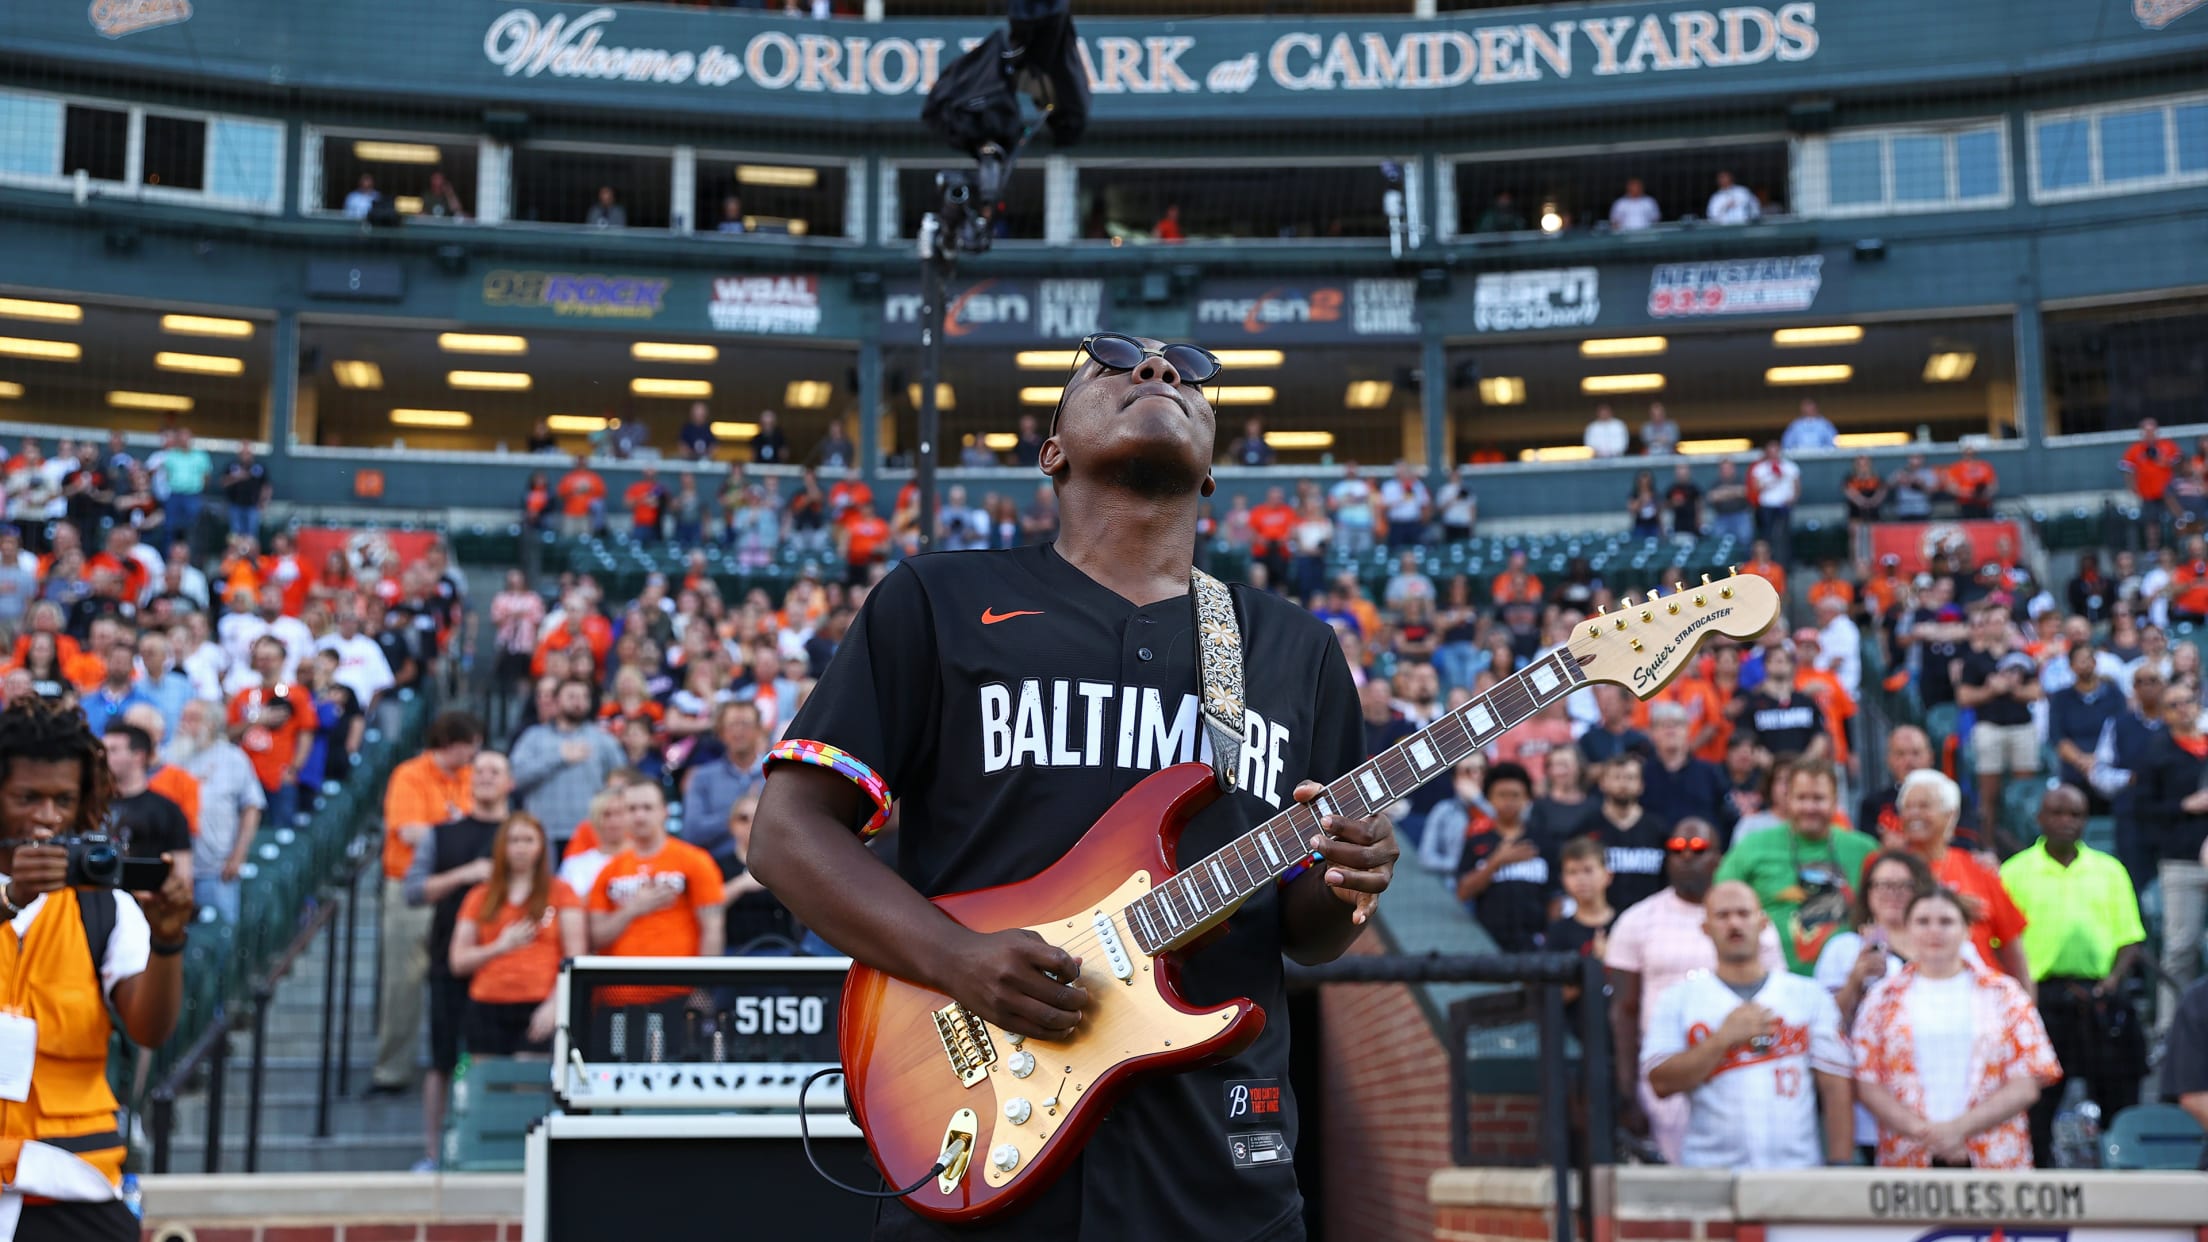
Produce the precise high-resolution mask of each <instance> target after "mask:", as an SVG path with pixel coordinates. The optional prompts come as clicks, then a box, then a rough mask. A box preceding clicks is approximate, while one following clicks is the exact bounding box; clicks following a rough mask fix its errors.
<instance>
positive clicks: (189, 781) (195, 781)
mask: <svg viewBox="0 0 2208 1242" xmlns="http://www.w3.org/2000/svg"><path fill="white" fill-rule="evenodd" d="M146 788H148V789H151V790H152V791H153V792H155V793H157V794H160V795H161V796H162V797H164V798H167V799H168V800H169V801H171V802H174V803H175V804H176V809H177V810H179V811H182V812H184V822H185V823H186V824H189V825H191V829H192V835H193V836H195V837H196V836H198V835H199V778H197V777H195V776H193V775H192V774H191V773H189V772H187V771H185V770H184V769H182V768H180V767H178V766H176V765H175V764H173V763H169V764H163V765H162V766H160V767H158V768H155V769H154V770H153V775H152V776H151V777H149V778H147V780H146Z"/></svg>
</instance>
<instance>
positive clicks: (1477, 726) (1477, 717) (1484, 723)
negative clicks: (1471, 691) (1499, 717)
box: [1465, 705, 1495, 733]
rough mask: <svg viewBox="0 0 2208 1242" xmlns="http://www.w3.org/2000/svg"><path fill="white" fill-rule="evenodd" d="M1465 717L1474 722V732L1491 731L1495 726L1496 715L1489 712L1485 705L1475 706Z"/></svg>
mask: <svg viewBox="0 0 2208 1242" xmlns="http://www.w3.org/2000/svg"><path fill="white" fill-rule="evenodd" d="M1465 719H1466V720H1468V721H1470V722H1471V723H1472V731H1473V732H1474V733H1489V732H1492V731H1493V730H1494V728H1495V717H1494V716H1493V715H1491V714H1490V713H1489V712H1488V710H1487V708H1486V707H1485V706H1484V705H1483V706H1480V707H1475V708H1473V709H1472V710H1471V712H1470V713H1469V714H1467V715H1466V716H1465Z"/></svg>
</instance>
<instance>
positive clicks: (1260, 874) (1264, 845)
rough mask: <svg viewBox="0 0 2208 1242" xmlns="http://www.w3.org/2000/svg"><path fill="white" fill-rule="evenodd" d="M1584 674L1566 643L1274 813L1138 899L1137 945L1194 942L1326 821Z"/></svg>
mask: <svg viewBox="0 0 2208 1242" xmlns="http://www.w3.org/2000/svg"><path fill="white" fill-rule="evenodd" d="M1585 680H1586V678H1585V676H1584V675H1583V674H1582V673H1581V672H1580V670H1579V664H1578V663H1577V662H1576V661H1575V660H1573V658H1572V654H1571V650H1570V648H1568V647H1560V648H1558V649H1556V650H1555V651H1552V652H1550V653H1548V654H1546V655H1544V656H1542V657H1541V658H1540V659H1537V660H1535V661H1534V662H1533V663H1531V664H1529V665H1527V666H1526V667H1525V668H1522V669H1520V670H1518V671H1517V672H1515V673H1513V674H1511V675H1510V676H1509V677H1506V678H1504V679H1503V680H1502V681H1501V682H1500V683H1498V684H1497V685H1496V686H1495V688H1494V689H1492V690H1489V691H1488V692H1487V693H1486V694H1483V695H1481V696H1480V697H1478V698H1476V699H1473V700H1472V701H1471V702H1469V703H1466V704H1465V705H1464V706H1462V707H1460V708H1458V709H1457V710H1455V711H1453V712H1448V713H1445V714H1443V715H1442V716H1441V717H1440V718H1439V719H1437V720H1435V721H1434V723H1432V724H1430V725H1428V726H1426V728H1424V729H1422V730H1420V731H1419V732H1417V733H1414V734H1412V735H1411V736H1410V737H1407V738H1405V739H1403V740H1402V741H1401V742H1399V743H1397V744H1396V745H1394V746H1391V747H1389V748H1388V749H1387V750H1384V751H1382V752H1380V753H1379V754H1377V755H1374V756H1373V757H1372V758H1370V759H1367V760H1366V761H1365V762H1363V763H1361V764H1359V765H1357V766H1356V767H1354V768H1352V769H1350V770H1349V771H1348V772H1346V773H1344V774H1343V775H1342V776H1341V777H1340V778H1339V779H1337V780H1335V781H1334V782H1333V783H1332V784H1330V785H1328V786H1327V787H1326V789H1325V790H1324V791H1323V792H1321V793H1320V794H1319V796H1318V797H1316V798H1314V799H1312V800H1311V801H1310V802H1299V803H1297V804H1296V805H1294V806H1292V807H1290V808H1288V809H1287V810H1285V811H1283V812H1281V813H1280V814H1278V815H1275V816H1273V817H1272V818H1271V819H1268V820H1266V821H1265V822H1264V823H1262V824H1259V825H1258V826H1257V827H1255V828H1252V829H1251V830H1250V831H1249V832H1247V833H1244V834H1243V835H1242V836H1240V837H1237V838H1236V839H1234V840H1233V841H1230V842H1228V843H1227V845H1226V847H1225V848H1223V849H1221V850H1219V851H1218V852H1217V853H1215V854H1212V855H1210V856H1209V857H1206V858H1200V859H1197V860H1196V861H1195V862H1193V863H1190V864H1188V865H1186V866H1185V867H1183V868H1182V870H1181V872H1180V874H1179V875H1176V876H1174V877H1173V878H1172V879H1170V880H1167V881H1165V882H1164V883H1162V884H1160V885H1158V886H1157V888H1155V889H1153V890H1151V891H1150V892H1149V893H1148V894H1145V895H1144V896H1143V897H1141V898H1139V899H1137V900H1136V901H1135V902H1134V903H1133V904H1131V905H1129V906H1128V907H1127V910H1126V916H1125V917H1126V919H1127V924H1128V927H1129V928H1130V930H1132V931H1133V933H1134V936H1135V940H1136V942H1137V943H1138V944H1139V945H1140V946H1141V948H1142V951H1143V952H1144V953H1148V954H1156V953H1161V952H1164V951H1166V950H1169V949H1175V948H1179V947H1181V946H1182V945H1184V944H1186V943H1188V942H1189V941H1190V940H1193V939H1194V938H1195V937H1196V936H1198V935H1200V934H1201V933H1203V932H1204V931H1205V930H1207V929H1208V928H1210V927H1212V926H1214V925H1216V924H1217V923H1218V922H1219V920H1221V919H1222V918H1225V917H1226V916H1227V915H1228V914H1230V913H1232V912H1233V910H1234V908H1235V907H1236V906H1239V905H1241V904H1242V902H1243V901H1244V899H1246V898H1248V897H1249V896H1250V895H1251V894H1252V893H1255V892H1257V891H1259V890H1260V889H1262V888H1264V887H1265V886H1266V885H1267V884H1271V883H1273V882H1275V881H1276V880H1278V879H1279V878H1280V877H1282V876H1284V875H1286V874H1288V873H1289V872H1290V871H1293V870H1295V869H1296V868H1297V867H1300V866H1302V865H1303V864H1305V863H1307V862H1311V861H1313V860H1314V858H1315V855H1313V853H1312V851H1311V844H1310V842H1311V838H1312V837H1314V836H1318V835H1321V829H1320V826H1319V825H1320V820H1321V817H1323V816H1327V815H1338V816H1342V817H1345V818H1349V819H1363V818H1365V817H1367V816H1370V815H1375V814H1378V813H1379V812H1380V811H1381V810H1382V809H1384V808H1385V807H1387V806H1388V805H1389V804H1390V803H1392V802H1394V801H1395V800H1396V799H1398V798H1401V797H1403V796H1405V795H1406V794H1408V793H1410V792H1411V791H1412V790H1414V789H1417V788H1418V787H1419V786H1421V785H1424V784H1426V783H1427V782H1428V781H1431V780H1433V779H1435V778H1436V777H1439V776H1441V775H1443V774H1444V773H1447V772H1448V771H1449V770H1450V769H1451V768H1452V767H1454V766H1455V764H1456V762H1457V761H1458V760H1460V759H1462V758H1464V757H1465V756H1466V755H1469V754H1471V753H1472V752H1473V751H1475V750H1478V749H1479V748H1481V747H1483V746H1486V745H1487V744H1488V743H1490V742H1493V741H1494V740H1495V739H1496V738H1499V737H1501V736H1502V735H1503V734H1504V733H1505V732H1508V731H1509V730H1510V729H1511V728H1513V727H1514V726H1516V725H1519V724H1522V723H1524V722H1525V721H1527V720H1529V719H1531V718H1532V717H1533V714H1534V713H1535V712H1538V711H1540V710H1541V709H1542V708H1544V707H1546V706H1548V705H1549V704H1551V703H1553V702H1555V701H1557V700H1558V699H1561V698H1563V697H1564V696H1565V695H1567V694H1570V693H1571V692H1572V691H1573V690H1575V689H1577V688H1578V687H1579V686H1580V684H1581V683H1582V682H1584V681H1585Z"/></svg>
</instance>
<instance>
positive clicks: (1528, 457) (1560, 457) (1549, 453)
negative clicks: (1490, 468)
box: [1518, 444, 1595, 461]
mask: <svg viewBox="0 0 2208 1242" xmlns="http://www.w3.org/2000/svg"><path fill="white" fill-rule="evenodd" d="M1594 455H1595V450H1593V449H1591V448H1588V447H1587V446H1586V445H1584V444H1557V445H1552V446H1550V447H1548V448H1530V449H1520V450H1518V460H1520V461H1586V460H1587V459H1588V458H1590V457H1593V456H1594Z"/></svg>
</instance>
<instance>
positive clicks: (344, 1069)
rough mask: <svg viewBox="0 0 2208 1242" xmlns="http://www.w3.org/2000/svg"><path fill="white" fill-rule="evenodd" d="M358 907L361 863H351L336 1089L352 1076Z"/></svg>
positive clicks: (344, 1090) (342, 1090) (342, 1089)
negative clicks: (355, 930)
mask: <svg viewBox="0 0 2208 1242" xmlns="http://www.w3.org/2000/svg"><path fill="white" fill-rule="evenodd" d="M359 909H360V864H359V863H358V862H355V863H353V864H352V870H351V873H350V874H348V875H347V876H346V877H345V965H344V971H345V982H344V985H343V986H344V995H345V1003H344V1004H342V1005H339V1006H338V1007H337V1093H338V1094H339V1095H345V1094H348V1093H349V1092H350V1091H351V1090H352V1076H353V958H354V957H355V956H356V954H355V944H354V940H353V934H354V922H353V919H354V914H355V912H356V911H358V910H359Z"/></svg>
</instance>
